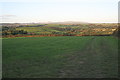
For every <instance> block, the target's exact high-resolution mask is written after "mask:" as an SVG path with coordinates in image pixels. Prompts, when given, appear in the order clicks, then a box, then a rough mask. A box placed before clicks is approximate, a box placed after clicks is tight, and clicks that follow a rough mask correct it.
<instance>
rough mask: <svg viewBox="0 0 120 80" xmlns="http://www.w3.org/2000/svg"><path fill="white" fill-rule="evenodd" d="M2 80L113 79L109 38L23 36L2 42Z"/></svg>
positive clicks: (114, 41)
mask: <svg viewBox="0 0 120 80" xmlns="http://www.w3.org/2000/svg"><path fill="white" fill-rule="evenodd" d="M2 50H3V77H5V78H65V77H71V78H76V77H77V78H78V77H79V78H91V77H92V78H95V77H103V78H104V77H117V66H118V64H117V53H118V52H117V50H118V48H117V39H115V38H113V37H95V36H87V37H85V36H84V37H77V36H64V37H26V38H7V39H3V49H2Z"/></svg>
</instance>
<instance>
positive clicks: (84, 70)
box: [59, 37, 117, 78]
mask: <svg viewBox="0 0 120 80" xmlns="http://www.w3.org/2000/svg"><path fill="white" fill-rule="evenodd" d="M97 41H98V40H97V38H96V37H93V38H91V40H90V41H89V42H88V44H87V45H86V48H84V50H81V51H77V52H75V53H71V54H69V55H67V56H66V63H65V64H63V65H64V67H63V69H61V71H60V73H61V75H60V76H59V77H60V78H63V77H66V78H109V77H112V78H113V77H117V59H115V57H114V56H113V58H112V55H113V52H111V53H110V54H112V55H111V56H109V57H108V54H107V53H106V52H107V51H110V49H109V47H111V46H110V45H109V43H107V40H106V39H100V40H99V41H98V42H97ZM105 58H106V59H105ZM112 59H113V60H114V59H115V60H114V61H112ZM110 62H111V63H110ZM114 62H115V63H114ZM112 64H115V66H114V65H112ZM112 70H113V72H115V73H114V74H112Z"/></svg>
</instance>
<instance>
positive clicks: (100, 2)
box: [0, 0, 119, 23]
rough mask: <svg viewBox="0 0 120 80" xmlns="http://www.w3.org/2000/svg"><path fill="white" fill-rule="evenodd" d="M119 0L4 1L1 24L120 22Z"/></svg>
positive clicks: (0, 6) (0, 3)
mask: <svg viewBox="0 0 120 80" xmlns="http://www.w3.org/2000/svg"><path fill="white" fill-rule="evenodd" d="M118 1H119V0H1V1H0V23H31V22H35V23H38V22H64V21H77V22H89V23H114V22H115V23H117V22H118Z"/></svg>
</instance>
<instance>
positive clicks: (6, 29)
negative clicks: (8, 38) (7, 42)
mask: <svg viewBox="0 0 120 80" xmlns="http://www.w3.org/2000/svg"><path fill="white" fill-rule="evenodd" d="M27 33H28V32H27V31H24V30H16V28H13V27H6V26H3V27H2V35H3V36H5V35H18V34H27Z"/></svg>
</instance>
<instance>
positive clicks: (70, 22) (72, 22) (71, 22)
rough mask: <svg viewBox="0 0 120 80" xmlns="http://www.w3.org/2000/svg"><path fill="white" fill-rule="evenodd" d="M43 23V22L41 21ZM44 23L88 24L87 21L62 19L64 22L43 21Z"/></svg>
mask: <svg viewBox="0 0 120 80" xmlns="http://www.w3.org/2000/svg"><path fill="white" fill-rule="evenodd" d="M40 23H41V22H40ZM43 24H44V22H43ZM45 24H88V23H87V22H79V21H64V22H45Z"/></svg>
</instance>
